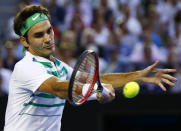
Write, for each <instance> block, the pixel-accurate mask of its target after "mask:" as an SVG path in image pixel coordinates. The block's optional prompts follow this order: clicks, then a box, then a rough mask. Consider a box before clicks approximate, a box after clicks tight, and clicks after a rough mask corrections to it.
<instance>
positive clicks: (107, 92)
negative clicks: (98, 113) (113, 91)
mask: <svg viewBox="0 0 181 131" xmlns="http://www.w3.org/2000/svg"><path fill="white" fill-rule="evenodd" d="M109 93H110V92H109V90H108V89H107V88H104V87H103V89H102V92H101V94H102V95H103V96H107V95H109Z"/></svg>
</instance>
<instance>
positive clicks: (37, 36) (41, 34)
mask: <svg viewBox="0 0 181 131" xmlns="http://www.w3.org/2000/svg"><path fill="white" fill-rule="evenodd" d="M34 36H35V37H36V38H40V37H42V36H43V33H37V34H35V35H34Z"/></svg>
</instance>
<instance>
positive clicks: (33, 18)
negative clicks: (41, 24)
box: [32, 14, 40, 21]
mask: <svg viewBox="0 0 181 131" xmlns="http://www.w3.org/2000/svg"><path fill="white" fill-rule="evenodd" d="M39 15H40V14H37V15H36V16H35V17H32V20H33V21H34V20H36V19H37V18H38V16H39Z"/></svg>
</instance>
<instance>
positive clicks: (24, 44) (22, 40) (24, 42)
mask: <svg viewBox="0 0 181 131" xmlns="http://www.w3.org/2000/svg"><path fill="white" fill-rule="evenodd" d="M20 42H21V44H22V45H23V46H24V47H27V48H28V47H29V44H28V43H27V40H26V38H25V37H23V36H20Z"/></svg>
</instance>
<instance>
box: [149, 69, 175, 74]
mask: <svg viewBox="0 0 181 131" xmlns="http://www.w3.org/2000/svg"><path fill="white" fill-rule="evenodd" d="M153 72H163V73H175V72H176V69H155V70H153Z"/></svg>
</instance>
